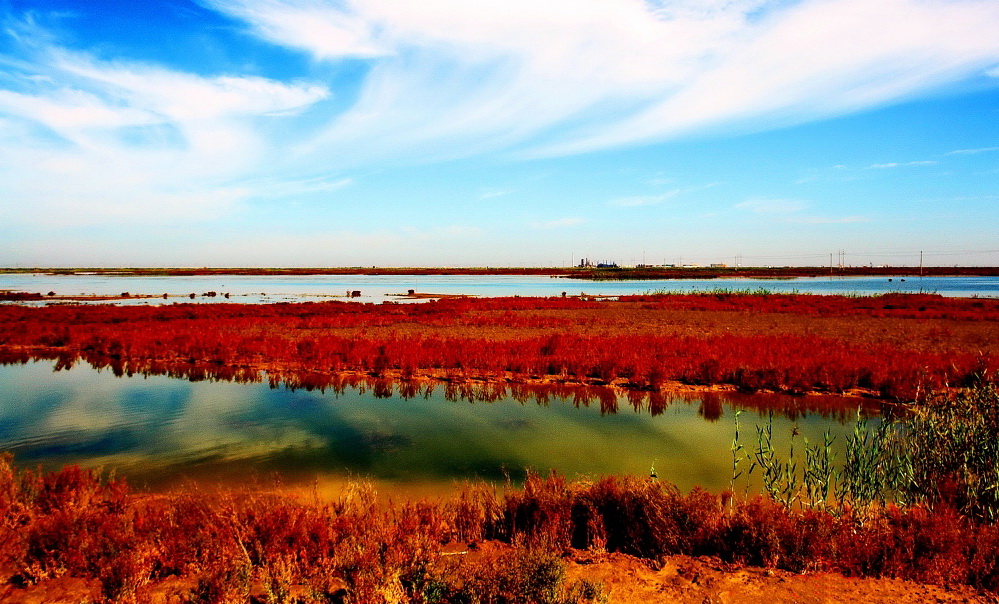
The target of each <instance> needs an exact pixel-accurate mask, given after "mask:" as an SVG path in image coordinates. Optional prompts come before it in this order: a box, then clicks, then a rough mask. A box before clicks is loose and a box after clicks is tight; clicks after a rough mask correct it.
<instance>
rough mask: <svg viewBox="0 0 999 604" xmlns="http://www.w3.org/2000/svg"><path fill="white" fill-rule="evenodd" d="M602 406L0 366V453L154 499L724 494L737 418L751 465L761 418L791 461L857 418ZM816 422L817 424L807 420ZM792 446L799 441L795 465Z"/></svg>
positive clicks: (759, 409)
mask: <svg viewBox="0 0 999 604" xmlns="http://www.w3.org/2000/svg"><path fill="white" fill-rule="evenodd" d="M607 392H609V391H607ZM609 396H610V398H608V395H607V394H606V393H605V394H604V396H603V402H602V403H601V401H600V400H597V399H596V398H589V399H587V398H586V397H583V398H579V397H576V399H575V400H574V399H573V398H559V397H547V398H543V399H542V400H538V399H535V398H525V397H520V399H521V400H516V399H514V398H512V397H510V396H507V397H502V398H499V399H498V400H494V401H491V402H485V401H481V400H480V401H476V402H469V401H468V400H462V399H460V398H458V399H455V398H454V397H448V396H446V393H445V391H444V389H443V388H442V387H437V388H434V389H433V390H432V391H428V390H427V388H426V387H423V388H422V389H421V390H420V391H419V392H418V394H417V396H411V397H403V396H400V394H399V393H398V389H393V388H392V387H391V386H389V387H388V388H382V389H381V390H380V391H377V392H376V391H375V390H373V389H371V388H365V387H363V386H362V387H359V388H346V389H344V390H343V391H342V392H334V391H332V390H327V391H325V392H321V391H318V390H313V391H306V390H294V391H293V390H290V389H286V388H284V387H277V388H271V387H269V386H268V384H266V383H262V384H261V383H242V384H241V383H230V382H190V381H186V380H182V379H176V378H169V377H164V376H150V377H142V376H136V377H131V378H128V377H125V378H119V377H115V376H114V375H113V374H112V373H110V372H108V371H104V372H99V371H96V370H94V369H91V368H90V367H89V366H86V365H83V366H77V367H75V368H73V369H71V370H63V371H54V366H53V364H52V363H50V362H32V363H29V364H26V365H7V366H0V450H10V451H13V452H14V454H15V461H16V463H18V465H21V466H27V467H35V466H39V465H40V466H42V467H45V468H58V467H60V466H62V465H64V464H80V465H82V466H86V467H98V466H102V467H104V468H105V469H109V470H114V471H115V472H116V473H117V474H118V475H124V476H126V477H127V478H128V479H129V481H130V483H132V484H133V485H135V486H138V487H140V488H150V489H154V490H155V489H163V488H167V487H169V486H172V485H175V484H178V483H182V482H184V481H187V480H194V481H196V482H201V483H211V484H216V483H223V484H225V483H245V482H246V481H249V480H253V479H254V478H258V479H260V480H262V481H266V480H268V479H269V477H271V476H272V475H275V474H277V475H279V476H280V477H281V478H282V480H283V482H284V483H285V484H310V483H317V484H320V485H322V484H330V485H335V484H337V483H338V482H342V481H344V480H346V479H349V478H359V479H364V480H370V481H372V482H373V483H374V484H375V486H376V488H378V489H379V490H382V491H384V490H388V491H389V492H390V493H399V494H412V493H413V492H416V493H420V494H430V495H433V494H443V493H445V492H448V491H450V490H451V489H452V488H453V485H454V483H455V482H460V481H463V480H466V479H475V478H484V479H487V480H491V481H492V480H496V481H500V480H503V477H504V474H505V473H506V474H509V475H510V476H511V477H512V478H513V479H514V480H516V479H518V478H519V477H522V476H523V472H524V470H525V468H532V469H534V470H536V471H538V472H542V473H546V472H548V471H549V470H552V469H554V470H557V471H559V472H560V473H562V474H564V475H566V476H568V477H597V476H600V475H606V474H619V475H634V476H648V475H649V470H650V467H651V466H652V465H653V464H654V465H655V469H656V471H657V473H658V475H659V477H661V478H665V479H667V480H670V481H673V482H675V483H676V484H677V485H678V486H680V487H681V488H682V489H684V490H688V489H690V488H692V487H694V486H695V485H699V486H702V487H705V488H708V489H710V490H713V491H716V492H718V491H721V490H722V489H724V488H726V487H727V486H728V484H729V480H730V478H731V473H732V467H731V466H732V456H731V451H730V448H731V445H732V439H733V435H734V429H735V412H736V410H737V409H745V411H744V412H743V413H741V415H740V417H739V422H740V424H741V430H742V440H741V442H742V443H743V444H744V445H745V446H746V449H747V452H751V451H752V449H753V448H754V447H755V444H756V431H755V426H756V425H763V423H765V422H766V421H767V419H766V418H767V416H768V411H767V410H768V409H776V410H777V411H776V413H775V414H774V417H773V430H774V437H775V443H777V444H778V446H777V448H778V450H782V451H785V452H786V451H787V446H788V442H789V437H790V434H791V432H792V430H793V429H795V428H797V429H798V430H799V431H800V434H801V435H802V436H803V437H806V438H808V439H809V441H810V442H817V441H820V440H821V438H822V434H823V432H824V431H825V430H827V429H828V430H830V431H831V432H832V434H833V435H835V436H836V439H837V444H838V445H842V443H843V440H844V438H845V435H846V434H847V433H849V432H851V431H852V429H853V423H854V420H855V418H856V414H857V406H858V404H859V401H858V400H856V399H838V398H834V397H805V398H794V397H787V396H777V395H737V394H731V395H730V394H719V393H705V394H703V395H697V396H692V395H683V396H682V397H680V396H678V397H666V398H665V399H664V400H662V401H660V403H659V404H658V405H657V406H654V408H652V409H650V407H649V405H648V404H647V403H641V402H636V401H635V400H629V399H628V398H627V397H625V396H616V395H609ZM809 406H810V407H812V408H813V411H800V409H802V408H803V407H809ZM615 407H616V410H615ZM789 409H799V411H793V412H789V411H787V410H789ZM815 409H817V410H815ZM867 413H876V411H873V412H872V411H869V410H868V411H865V414H867ZM801 444H802V443H801V438H800V437H799V438H797V439H796V447H798V451H799V453H798V454H799V455H801V454H802V453H801V449H800V447H801ZM744 469H748V464H747V465H746V466H745V467H744Z"/></svg>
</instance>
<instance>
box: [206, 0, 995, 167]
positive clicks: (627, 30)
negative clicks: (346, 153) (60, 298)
mask: <svg viewBox="0 0 999 604" xmlns="http://www.w3.org/2000/svg"><path fill="white" fill-rule="evenodd" d="M207 2H208V4H209V5H210V6H213V7H215V8H216V9H217V10H220V11H222V12H224V13H226V14H228V15H230V16H233V17H235V18H238V19H241V20H243V21H245V22H246V23H247V25H248V27H249V29H250V31H252V32H255V33H256V34H257V35H259V36H260V37H262V38H263V39H266V40H268V41H270V42H273V43H276V44H281V45H284V46H288V47H291V48H297V49H301V50H304V51H306V52H308V53H310V54H312V55H313V56H314V57H315V58H317V59H320V60H338V59H340V58H344V57H362V58H364V59H365V60H367V61H368V62H369V66H370V72H369V73H368V75H367V77H366V79H365V81H364V82H363V87H362V90H361V94H360V95H359V97H358V100H357V102H356V104H355V105H354V106H353V107H351V108H350V109H349V110H348V111H347V112H346V113H344V114H342V115H340V116H338V117H337V119H335V120H333V121H331V123H329V124H328V125H327V127H326V128H325V129H324V130H323V131H322V132H321V133H320V134H319V135H318V136H317V137H316V139H315V140H314V141H312V143H311V145H309V146H306V148H307V149H310V150H316V149H328V148H337V147H340V146H344V145H348V144H350V145H357V144H358V143H361V142H363V144H361V145H359V146H360V147H361V148H362V149H363V151H364V152H363V153H361V154H359V155H358V156H355V157H357V159H358V160H359V161H360V160H361V159H363V158H364V157H369V158H370V157H377V156H380V155H392V154H396V155H398V154H407V153H408V154H417V153H419V154H423V155H424V156H426V154H427V153H428V152H430V153H433V154H435V155H438V156H444V157H447V156H455V155H463V154H471V153H478V152H483V151H491V150H497V149H507V150H520V151H521V152H523V153H525V154H527V155H539V154H540V155H558V154H564V153H578V152H582V151H586V150H592V149H601V148H607V147H613V146H618V145H625V144H634V143H640V142H648V141H656V140H663V139H667V138H670V137H673V136H677V135H682V134H687V133H690V132H695V131H701V130H713V129H717V128H736V129H741V130H745V129H750V130H755V129H765V128H771V127H775V126H781V125H787V124H791V123H799V122H804V121H808V120H812V119H817V118H822V117H826V116H830V115H838V114H842V113H847V112H851V111H856V110H860V109H864V108H868V107H874V106H880V105H883V104H886V103H891V102H893V101H898V100H903V99H907V98H910V97H912V96H914V95H918V94H920V93H924V92H927V91H931V90H935V89H937V88H939V87H941V86H946V85H948V84H951V83H955V82H958V81H960V80H962V79H964V78H970V77H975V76H976V75H979V74H981V73H982V70H983V69H984V68H985V66H988V65H994V64H995V63H996V62H997V61H999V37H997V36H995V35H994V32H995V31H997V30H999V4H997V3H995V2H994V1H993V0H956V1H953V2H946V3H944V2H937V3H933V2H923V1H920V0H882V1H879V2H870V1H868V0H802V1H800V2H795V3H786V2H782V1H780V0H753V1H742V2H728V1H726V2H712V3H701V2H669V3H665V2H646V1H644V0H620V1H618V2H613V3H611V2H604V1H602V0H578V1H576V2H573V3H572V4H571V6H570V5H567V4H563V3H555V2H535V1H533V0H502V1H501V0H483V1H481V2H474V3H470V2H466V1H464V0H426V1H424V2H419V3H413V2H410V1H408V0H365V1H363V2H361V1H353V2H351V1H346V2H343V1H339V0H337V1H334V0H207Z"/></svg>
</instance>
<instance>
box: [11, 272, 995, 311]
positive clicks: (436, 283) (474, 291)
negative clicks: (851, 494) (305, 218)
mask: <svg viewBox="0 0 999 604" xmlns="http://www.w3.org/2000/svg"><path fill="white" fill-rule="evenodd" d="M889 279H890V280H889ZM758 288H764V289H767V290H770V291H774V292H809V293H817V294H883V293H888V292H929V293H938V294H941V295H945V296H965V297H967V296H989V297H997V296H999V277H925V278H920V277H891V278H889V277H837V278H830V277H803V278H795V279H688V280H659V281H585V280H578V279H560V278H551V277H546V276H508V275H486V276H477V275H455V276H446V275H420V276H382V275H332V276H330V275H311V276H282V275H275V276H237V275H224V276H195V277H187V276H183V277H132V276H109V275H50V274H41V273H38V274H9V275H0V290H13V291H22V292H39V293H42V294H45V293H48V292H50V291H51V292H55V293H56V294H58V295H62V296H69V295H119V294H121V293H122V292H129V293H130V294H132V295H136V294H138V295H151V296H158V298H154V299H133V300H129V301H126V303H129V304H162V303H170V302H191V301H192V300H191V299H190V297H189V295H190V294H192V293H194V294H196V295H195V299H194V300H193V301H195V302H225V301H229V302H244V303H245V302H251V303H267V302H304V301H316V300H329V299H336V298H341V299H342V298H344V297H345V295H346V293H347V292H348V291H360V292H361V297H359V298H354V300H355V301H360V302H382V301H385V300H395V299H397V298H396V295H397V294H405V293H406V292H407V291H408V290H410V289H412V290H415V291H416V292H421V293H434V294H468V295H476V296H558V295H561V293H562V292H567V293H568V294H570V295H574V294H579V293H586V294H588V295H606V296H617V295H626V294H644V293H648V292H654V291H659V290H668V291H704V290H714V289H727V290H755V289H758ZM209 291H214V292H217V293H218V294H219V297H204V296H202V295H201V294H203V293H206V292H209ZM225 293H228V294H230V298H228V299H226V298H224V297H221V295H222V294H225ZM163 294H168V298H167V299H166V300H164V299H163V298H162V295H163ZM116 303H121V302H116Z"/></svg>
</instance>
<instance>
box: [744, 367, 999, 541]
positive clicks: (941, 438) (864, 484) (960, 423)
mask: <svg viewBox="0 0 999 604" xmlns="http://www.w3.org/2000/svg"><path fill="white" fill-rule="evenodd" d="M756 433H757V443H756V449H755V451H754V453H753V455H752V462H751V465H750V468H749V474H752V473H753V472H754V471H756V470H759V475H760V477H761V480H762V482H763V492H764V493H766V494H767V495H768V496H770V497H771V498H772V499H774V500H775V501H778V502H780V503H782V504H784V505H786V506H788V507H795V506H797V507H801V508H806V507H807V508H811V509H819V508H821V509H830V510H831V511H834V512H842V511H844V510H846V509H850V510H853V511H854V512H859V513H860V514H861V515H863V514H864V513H865V512H866V510H868V509H869V508H871V507H872V506H878V507H884V506H886V505H890V504H893V505H898V506H903V507H904V506H910V505H915V504H922V505H926V506H928V507H930V508H934V507H938V506H948V507H951V508H954V509H955V510H957V511H959V512H960V513H962V514H964V515H966V516H970V517H974V518H977V519H980V520H985V521H988V522H995V521H997V520H999V390H997V388H996V387H995V386H979V387H975V388H970V389H964V390H960V391H957V392H955V393H946V394H943V393H941V394H936V395H934V396H931V397H929V398H928V399H927V400H926V401H925V402H924V403H921V404H920V405H919V406H918V407H914V408H912V409H910V410H907V412H906V413H903V414H899V415H897V416H896V417H882V418H881V419H880V420H878V421H870V420H868V419H866V418H863V417H861V416H860V414H859V412H858V417H857V421H856V423H855V424H854V427H853V432H852V434H850V435H848V436H847V437H846V438H845V439H844V443H843V446H842V455H843V457H842V460H843V461H842V464H837V463H836V460H837V452H836V450H835V448H836V447H835V440H836V439H835V437H833V436H832V435H831V433H830V432H829V431H828V430H827V431H826V432H825V434H824V435H823V439H822V441H821V442H818V443H809V442H808V439H807V438H804V437H803V439H802V440H803V446H802V447H801V448H802V449H803V450H804V459H803V460H802V459H801V458H800V455H799V454H796V443H795V440H796V436H797V435H798V434H797V428H796V427H795V428H794V429H793V430H792V433H791V438H790V445H789V449H788V454H787V456H786V457H785V456H782V455H780V453H779V452H778V451H777V450H776V449H775V447H774V444H773V442H774V435H773V416H772V414H771V416H770V417H768V419H767V421H766V422H765V423H763V424H761V425H758V426H757V427H756ZM738 440H739V424H738V414H737V416H736V438H735V439H734V440H733V444H732V464H733V465H732V491H733V492H734V491H735V483H736V480H737V479H738V478H739V477H741V476H742V472H741V471H740V464H741V462H742V461H744V460H745V459H747V457H746V456H744V455H742V449H743V447H742V445H741V444H739V442H738Z"/></svg>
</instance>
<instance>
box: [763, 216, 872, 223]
mask: <svg viewBox="0 0 999 604" xmlns="http://www.w3.org/2000/svg"><path fill="white" fill-rule="evenodd" d="M782 222H787V223H791V224H853V223H858V222H871V219H870V218H868V217H866V216H844V217H841V218H833V217H829V216H794V217H788V218H784V219H783V220H782Z"/></svg>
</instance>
